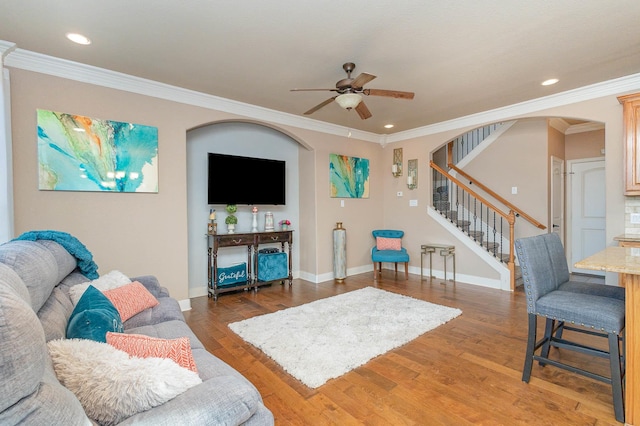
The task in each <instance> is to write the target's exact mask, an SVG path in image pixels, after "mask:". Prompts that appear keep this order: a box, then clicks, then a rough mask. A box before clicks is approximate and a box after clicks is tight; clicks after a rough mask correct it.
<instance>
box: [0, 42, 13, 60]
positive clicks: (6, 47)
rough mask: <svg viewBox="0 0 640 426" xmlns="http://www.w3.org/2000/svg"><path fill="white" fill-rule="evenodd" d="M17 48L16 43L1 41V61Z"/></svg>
mask: <svg viewBox="0 0 640 426" xmlns="http://www.w3.org/2000/svg"><path fill="white" fill-rule="evenodd" d="M15 48H16V44H15V43H11V42H10V41H4V40H0V59H4V57H5V56H7V55H8V54H9V53H11V52H13V51H14V50H15Z"/></svg>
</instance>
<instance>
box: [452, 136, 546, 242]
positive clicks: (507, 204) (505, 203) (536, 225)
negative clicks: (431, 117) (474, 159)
mask: <svg viewBox="0 0 640 426" xmlns="http://www.w3.org/2000/svg"><path fill="white" fill-rule="evenodd" d="M447 150H448V152H447V158H448V159H449V160H448V164H447V166H448V167H449V168H450V169H453V170H455V171H456V172H457V173H458V174H460V175H462V176H464V177H465V178H467V179H469V180H470V181H472V182H473V183H474V185H477V186H478V188H480V189H482V190H483V191H485V192H486V193H487V194H489V195H491V196H492V197H493V198H495V199H496V200H498V201H500V202H501V203H502V204H504V205H505V206H507V207H509V208H510V209H511V210H513V211H514V212H516V214H518V215H519V216H521V217H522V218H523V219H525V220H527V222H529V223H531V224H532V225H533V226H535V227H536V228H539V229H547V227H546V226H545V225H543V224H542V223H540V222H538V221H537V220H535V219H534V218H532V217H531V216H529V215H528V214H526V213H525V212H524V211H522V209H520V208H518V207H517V206H515V205H513V204H512V203H510V202H509V201H508V200H506V199H504V198H503V197H502V196H500V195H499V194H496V193H495V192H494V191H493V190H492V189H491V188H489V187H487V186H486V185H484V184H483V183H481V182H480V181H478V180H477V179H476V178H474V177H473V176H471V175H469V174H468V173H466V172H464V171H463V170H462V169H460V168H458V167H456V165H454V164H453V163H451V160H450V159H451V158H452V152H453V144H452V143H449V145H448V146H447Z"/></svg>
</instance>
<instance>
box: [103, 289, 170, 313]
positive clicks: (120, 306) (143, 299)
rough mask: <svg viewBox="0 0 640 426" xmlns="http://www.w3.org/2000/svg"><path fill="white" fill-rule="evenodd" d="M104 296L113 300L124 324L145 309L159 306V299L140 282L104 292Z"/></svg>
mask: <svg viewBox="0 0 640 426" xmlns="http://www.w3.org/2000/svg"><path fill="white" fill-rule="evenodd" d="M104 295H105V296H107V298H108V299H109V300H111V303H113V305H114V306H115V307H116V309H117V310H118V312H120V318H122V322H125V321H126V320H128V319H129V318H131V317H132V316H134V315H136V314H139V313H140V312H142V311H144V310H145V309H148V308H153V307H154V306H157V305H158V304H159V302H158V299H156V298H155V297H153V294H151V293H150V292H149V290H147V289H146V288H145V286H143V285H142V284H140V282H138V281H134V282H132V283H131V284H126V285H123V286H122V287H118V288H114V289H113V290H107V291H105V292H104Z"/></svg>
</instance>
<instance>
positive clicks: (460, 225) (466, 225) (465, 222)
mask: <svg viewBox="0 0 640 426" xmlns="http://www.w3.org/2000/svg"><path fill="white" fill-rule="evenodd" d="M452 221H453V223H455V224H456V225H457V226H458V228H460V229H463V230H465V231H466V230H468V229H469V225H471V222H469V221H468V220H452Z"/></svg>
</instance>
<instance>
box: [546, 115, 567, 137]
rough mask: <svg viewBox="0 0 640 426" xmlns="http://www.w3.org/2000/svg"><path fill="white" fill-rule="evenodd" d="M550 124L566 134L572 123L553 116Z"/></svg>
mask: <svg viewBox="0 0 640 426" xmlns="http://www.w3.org/2000/svg"><path fill="white" fill-rule="evenodd" d="M549 126H551V127H553V128H554V129H556V130H557V131H559V132H560V133H562V134H564V133H565V132H566V131H567V129H568V128H569V127H571V125H570V124H569V123H567V122H566V121H565V120H564V119H562V118H558V117H553V118H550V119H549Z"/></svg>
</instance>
